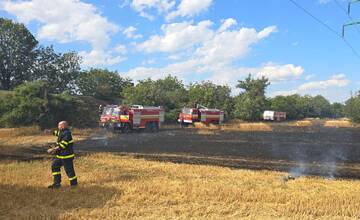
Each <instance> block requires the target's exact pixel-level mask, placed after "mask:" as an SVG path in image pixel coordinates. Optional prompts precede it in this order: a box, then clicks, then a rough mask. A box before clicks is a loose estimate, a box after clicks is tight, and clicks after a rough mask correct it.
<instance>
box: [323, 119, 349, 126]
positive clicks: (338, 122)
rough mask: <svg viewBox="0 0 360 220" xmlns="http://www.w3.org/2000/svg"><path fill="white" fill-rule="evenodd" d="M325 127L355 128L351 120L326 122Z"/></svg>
mask: <svg viewBox="0 0 360 220" xmlns="http://www.w3.org/2000/svg"><path fill="white" fill-rule="evenodd" d="M324 126H325V127H335V128H351V127H354V125H353V123H352V122H351V121H349V120H329V121H325V123H324Z"/></svg>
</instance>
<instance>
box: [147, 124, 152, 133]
mask: <svg viewBox="0 0 360 220" xmlns="http://www.w3.org/2000/svg"><path fill="white" fill-rule="evenodd" d="M151 130H152V123H151V122H148V123H146V124H145V132H151Z"/></svg>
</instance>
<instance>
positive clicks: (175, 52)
mask: <svg viewBox="0 0 360 220" xmlns="http://www.w3.org/2000/svg"><path fill="white" fill-rule="evenodd" d="M236 25H237V21H236V20H235V19H232V18H229V19H227V20H224V21H222V24H221V25H220V27H219V28H218V29H215V28H213V27H212V26H213V23H212V22H211V21H208V20H205V21H201V22H199V23H197V24H193V23H187V22H183V23H172V24H167V25H163V26H162V32H163V33H162V34H161V35H154V36H151V37H150V39H148V40H146V41H144V42H142V43H139V44H137V45H136V47H137V49H138V50H139V51H144V52H147V53H158V52H161V53H165V54H167V55H168V59H169V60H172V61H175V63H173V64H169V65H167V66H164V67H159V68H144V67H138V68H134V69H132V70H130V71H129V72H128V73H125V74H128V75H129V76H131V77H134V78H136V79H141V78H146V77H150V76H152V77H157V76H159V75H168V74H176V75H181V76H190V77H191V76H194V74H204V75H208V76H210V78H211V79H215V81H216V82H217V83H230V82H232V81H233V80H237V79H239V77H240V78H241V77H243V76H244V75H247V74H248V73H250V72H251V73H254V74H258V76H260V75H265V76H267V77H269V78H271V80H274V81H281V80H288V79H294V78H297V77H299V76H300V75H301V74H302V73H303V69H302V68H301V67H296V66H294V65H291V64H287V65H277V64H272V63H268V64H264V65H263V66H262V67H260V68H239V69H237V68H234V67H233V66H232V64H233V62H234V61H237V60H240V59H241V58H243V57H245V56H246V55H247V54H248V53H249V51H250V50H251V47H252V45H254V44H256V43H257V42H259V41H261V40H263V39H265V38H267V37H268V36H270V35H271V34H272V33H274V32H276V31H277V28H276V26H269V27H266V28H264V29H263V30H260V31H257V30H255V29H253V28H236ZM231 27H233V28H231Z"/></svg>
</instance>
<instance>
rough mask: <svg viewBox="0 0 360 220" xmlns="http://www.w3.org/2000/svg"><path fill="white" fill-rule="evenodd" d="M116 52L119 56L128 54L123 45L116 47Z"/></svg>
mask: <svg viewBox="0 0 360 220" xmlns="http://www.w3.org/2000/svg"><path fill="white" fill-rule="evenodd" d="M114 51H115V52H117V53H119V54H122V55H125V54H126V53H127V48H126V46H125V45H123V44H118V45H116V46H115V50H114Z"/></svg>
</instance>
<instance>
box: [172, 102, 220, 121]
mask: <svg viewBox="0 0 360 220" xmlns="http://www.w3.org/2000/svg"><path fill="white" fill-rule="evenodd" d="M178 122H179V123H180V124H181V125H188V124H193V123H195V122H203V123H204V124H207V125H208V124H222V123H223V122H224V112H223V111H221V110H219V109H209V108H207V107H204V106H201V105H197V107H196V108H186V107H184V108H183V109H182V111H181V113H180V114H179V119H178Z"/></svg>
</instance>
